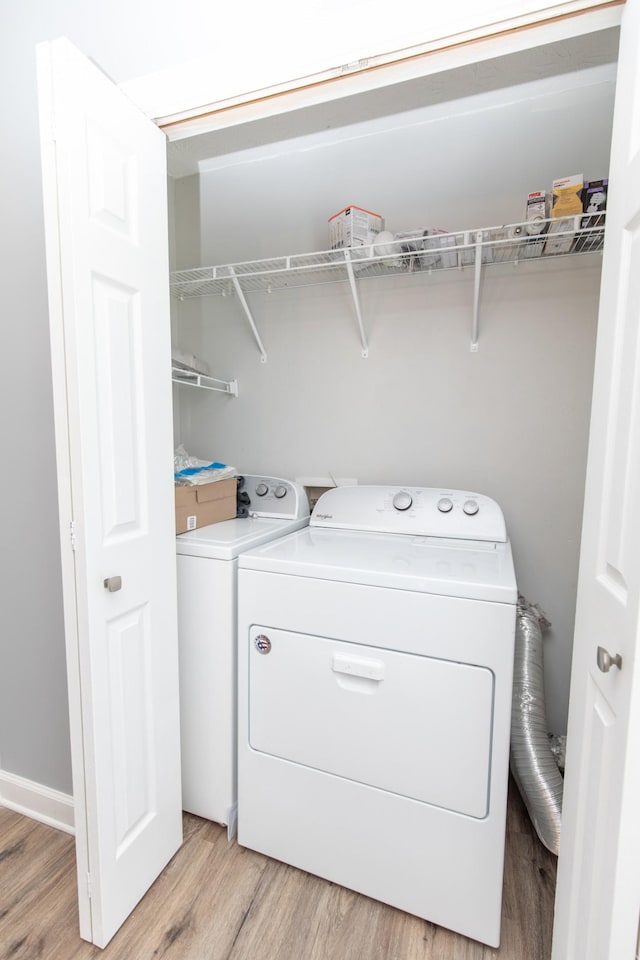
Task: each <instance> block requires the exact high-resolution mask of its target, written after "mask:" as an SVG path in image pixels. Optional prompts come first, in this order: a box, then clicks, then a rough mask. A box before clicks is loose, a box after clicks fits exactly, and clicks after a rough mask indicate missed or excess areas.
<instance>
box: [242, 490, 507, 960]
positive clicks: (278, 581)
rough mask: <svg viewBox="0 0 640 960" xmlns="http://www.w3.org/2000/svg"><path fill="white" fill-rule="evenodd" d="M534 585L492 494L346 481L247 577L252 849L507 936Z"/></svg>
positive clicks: (247, 782)
mask: <svg viewBox="0 0 640 960" xmlns="http://www.w3.org/2000/svg"><path fill="white" fill-rule="evenodd" d="M516 601H517V588H516V580H515V575H514V569H513V561H512V555H511V546H510V543H509V540H508V537H507V533H506V529H505V523H504V517H503V514H502V511H501V510H500V508H499V506H498V505H497V503H495V501H493V500H491V499H490V498H488V497H485V496H482V495H480V494H475V493H469V492H465V491H457V490H440V489H430V488H410V487H404V488H398V487H385V486H375V487H374V486H370V487H367V486H358V487H340V488H337V489H335V490H331V491H329V492H327V493H325V494H323V496H322V497H321V498H320V500H319V501H318V503H317V504H316V507H315V509H314V512H313V515H312V518H311V523H310V525H309V527H307V528H306V529H304V530H300V531H298V532H296V533H293V534H291V535H289V536H287V537H284V538H282V539H280V540H278V541H277V542H275V543H271V544H266V545H264V546H260V547H257V548H255V549H251V550H248V551H246V552H244V553H243V554H242V555H241V556H240V557H239V570H238V683H239V686H238V690H239V694H238V696H239V699H238V707H239V712H238V735H239V738H238V811H239V822H238V842H239V843H241V844H242V845H244V846H246V847H249V848H251V849H254V850H257V851H260V852H262V853H264V854H267V855H269V856H271V857H274V858H276V859H278V860H282V861H284V862H286V863H289V864H292V865H293V866H296V867H300V868H301V869H303V870H306V871H309V872H310V873H313V874H317V875H319V876H321V877H325V878H326V879H328V880H331V881H334V882H336V883H339V884H342V885H343V886H346V887H349V888H351V889H353V890H356V891H359V892H361V893H363V894H366V895H368V896H370V897H373V898H375V899H378V900H381V901H383V902H385V903H388V904H391V905H393V906H395V907H399V908H400V909H402V910H406V911H408V912H409V913H412V914H415V915H417V916H419V917H423V918H424V919H426V920H430V921H432V922H434V923H436V924H439V925H442V926H444V927H448V928H450V929H452V930H455V931H457V932H459V933H462V934H464V935H466V936H468V937H471V938H474V939H476V940H479V941H481V942H484V943H487V944H489V945H491V946H498V943H499V935H500V914H501V901H502V880H503V862H504V841H505V818H506V800H507V780H508V769H509V736H510V716H511V687H512V673H513V649H514V632H515V615H516Z"/></svg>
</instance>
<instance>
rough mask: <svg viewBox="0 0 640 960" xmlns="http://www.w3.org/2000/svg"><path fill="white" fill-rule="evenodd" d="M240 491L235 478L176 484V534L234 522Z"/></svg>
mask: <svg viewBox="0 0 640 960" xmlns="http://www.w3.org/2000/svg"><path fill="white" fill-rule="evenodd" d="M237 490H238V482H237V480H236V478H235V477H229V478H228V479H227V480H215V481H214V482H213V483H200V484H193V485H187V484H185V485H182V484H176V487H175V500H176V533H186V532H187V531H188V530H197V528H198V527H206V526H207V525H208V524H210V523H219V522H220V521H221V520H232V519H233V518H234V517H235V516H236V513H237V510H238V506H237Z"/></svg>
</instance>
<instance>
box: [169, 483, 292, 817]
mask: <svg viewBox="0 0 640 960" xmlns="http://www.w3.org/2000/svg"><path fill="white" fill-rule="evenodd" d="M242 494H243V497H242V500H243V504H244V506H243V512H244V513H246V514H247V515H246V516H242V517H238V518H236V519H232V520H223V521H222V522H220V523H214V524H211V525H210V526H206V527H200V528H199V529H197V530H192V531H190V532H188V533H182V534H180V535H179V536H177V537H176V553H177V560H176V563H177V578H178V651H179V669H180V742H181V755H182V806H183V809H184V810H187V811H189V813H195V814H197V815H198V816H200V817H205V818H206V819H208V820H215V821H216V822H218V823H221V824H224V825H227V826H228V831H229V836H233V834H234V832H235V820H236V740H237V735H236V635H237V627H236V604H237V571H238V557H239V556H240V554H241V553H242V551H243V550H248V549H249V548H250V547H255V546H257V545H258V544H261V543H266V542H267V541H273V540H276V539H277V538H278V537H282V536H284V535H285V534H288V533H291V532H293V531H294V530H298V529H299V528H300V527H303V526H306V525H307V524H308V522H309V503H308V500H307V496H306V494H305V492H304V489H303V488H302V487H300V486H299V485H298V484H295V483H291V482H290V481H288V480H282V479H279V478H275V477H262V476H245V477H244V478H243V482H242Z"/></svg>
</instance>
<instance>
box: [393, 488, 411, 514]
mask: <svg viewBox="0 0 640 960" xmlns="http://www.w3.org/2000/svg"><path fill="white" fill-rule="evenodd" d="M412 503H413V498H412V496H411V494H410V493H407V491H406V490H401V491H400V493H396V495H395V497H394V498H393V505H394V507H395V508H396V510H408V509H409V507H410V506H411V504H412Z"/></svg>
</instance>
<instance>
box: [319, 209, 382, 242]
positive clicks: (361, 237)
mask: <svg viewBox="0 0 640 960" xmlns="http://www.w3.org/2000/svg"><path fill="white" fill-rule="evenodd" d="M383 230H384V217H381V216H380V214H379V213H372V212H371V211H370V210H365V209H364V208H363V207H355V206H351V207H345V208H344V210H340V212H339V213H335V214H334V215H333V216H332V217H329V247H330V249H331V250H338V249H339V248H341V247H362V246H365V245H366V244H368V243H373V241H374V240H375V238H376V237H377V236H378V234H379V233H381V232H382V231H383Z"/></svg>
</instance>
